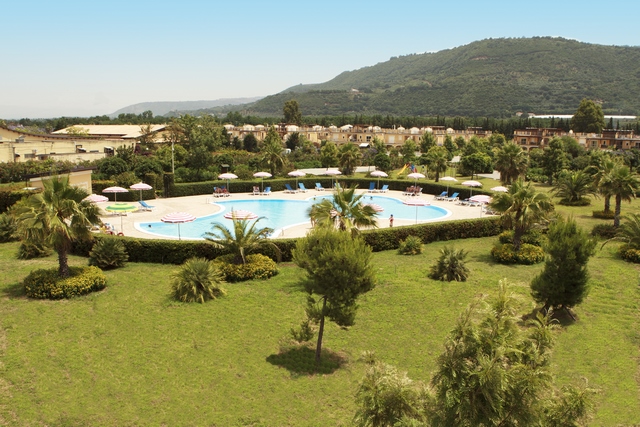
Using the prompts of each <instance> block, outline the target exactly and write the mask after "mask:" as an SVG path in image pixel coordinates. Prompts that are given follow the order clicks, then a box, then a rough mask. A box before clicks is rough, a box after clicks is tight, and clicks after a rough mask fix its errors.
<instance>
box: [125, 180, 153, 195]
mask: <svg viewBox="0 0 640 427" xmlns="http://www.w3.org/2000/svg"><path fill="white" fill-rule="evenodd" d="M129 188H130V189H132V190H140V200H142V190H151V189H152V188H153V187H152V186H150V185H149V184H146V183H144V182H142V181H141V182H139V183H137V184H133V185H132V186H131V187H129Z"/></svg>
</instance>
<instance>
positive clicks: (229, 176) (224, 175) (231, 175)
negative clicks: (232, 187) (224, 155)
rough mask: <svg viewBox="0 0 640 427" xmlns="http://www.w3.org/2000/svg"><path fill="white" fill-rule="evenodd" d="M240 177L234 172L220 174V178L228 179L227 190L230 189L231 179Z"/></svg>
mask: <svg viewBox="0 0 640 427" xmlns="http://www.w3.org/2000/svg"><path fill="white" fill-rule="evenodd" d="M236 178H238V175H236V174H233V173H229V172H227V173H222V174H220V175H218V179H226V180H227V191H229V180H231V179H236Z"/></svg>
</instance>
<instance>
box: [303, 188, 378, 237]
mask: <svg viewBox="0 0 640 427" xmlns="http://www.w3.org/2000/svg"><path fill="white" fill-rule="evenodd" d="M363 197H364V193H362V194H357V193H356V188H355V187H354V188H342V187H336V189H335V190H334V191H333V197H332V198H331V199H323V200H322V201H321V202H320V203H316V204H314V205H313V206H312V209H311V210H310V211H309V216H310V217H311V219H312V220H313V222H314V223H315V224H317V225H319V226H328V227H330V228H334V227H335V228H338V229H339V230H342V231H351V232H352V233H353V234H355V233H357V232H358V228H359V227H377V226H378V223H377V221H376V218H377V216H378V213H377V212H376V211H375V210H374V209H373V208H372V207H371V206H369V205H367V204H364V203H362V198H363Z"/></svg>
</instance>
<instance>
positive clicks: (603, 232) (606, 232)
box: [591, 224, 617, 239]
mask: <svg viewBox="0 0 640 427" xmlns="http://www.w3.org/2000/svg"><path fill="white" fill-rule="evenodd" d="M616 231H617V228H616V227H614V226H613V224H596V225H594V226H593V228H592V229H591V235H592V236H595V237H600V238H602V239H612V238H614V237H615V236H616Z"/></svg>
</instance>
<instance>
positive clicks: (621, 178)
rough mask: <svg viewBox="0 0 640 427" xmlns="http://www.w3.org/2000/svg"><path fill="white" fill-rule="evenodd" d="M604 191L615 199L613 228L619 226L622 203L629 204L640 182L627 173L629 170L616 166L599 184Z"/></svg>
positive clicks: (620, 165)
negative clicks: (626, 202)
mask: <svg viewBox="0 0 640 427" xmlns="http://www.w3.org/2000/svg"><path fill="white" fill-rule="evenodd" d="M601 185H602V186H604V188H605V191H606V192H607V193H609V194H611V196H612V197H613V198H614V199H615V202H616V207H615V210H614V217H613V226H614V227H619V226H620V212H621V210H622V201H623V200H625V201H628V202H631V199H632V198H635V197H636V193H637V191H638V189H640V181H639V180H638V178H637V177H636V176H635V175H633V174H632V173H631V172H629V169H628V168H627V167H626V166H624V165H622V164H619V165H616V166H615V167H614V168H613V170H612V171H611V173H609V174H608V175H607V176H606V177H605V178H604V180H603V182H602V183H601Z"/></svg>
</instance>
